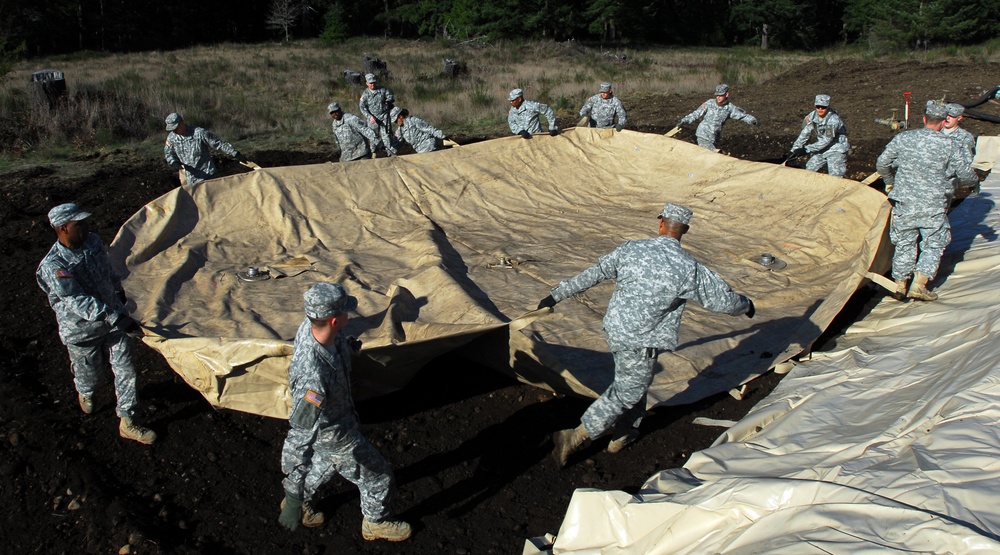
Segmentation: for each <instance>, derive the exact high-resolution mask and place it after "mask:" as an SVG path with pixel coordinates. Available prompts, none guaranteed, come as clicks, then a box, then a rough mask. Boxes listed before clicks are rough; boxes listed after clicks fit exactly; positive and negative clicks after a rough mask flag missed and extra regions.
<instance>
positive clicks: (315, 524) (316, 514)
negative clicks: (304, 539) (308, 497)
mask: <svg viewBox="0 0 1000 555" xmlns="http://www.w3.org/2000/svg"><path fill="white" fill-rule="evenodd" d="M279 508H280V509H281V510H285V500H284V499H282V500H281V505H280V507H279ZM325 522H326V515H325V514H323V511H317V510H316V509H315V508H314V507H313V504H312V501H303V502H302V526H305V527H306V528H319V527H320V526H322V525H323V523H325Z"/></svg>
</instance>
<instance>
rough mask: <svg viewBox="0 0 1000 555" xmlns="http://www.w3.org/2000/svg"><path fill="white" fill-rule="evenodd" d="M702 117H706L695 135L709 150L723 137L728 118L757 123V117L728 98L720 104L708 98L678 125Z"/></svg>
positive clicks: (702, 145)
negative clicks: (723, 129) (723, 126)
mask: <svg viewBox="0 0 1000 555" xmlns="http://www.w3.org/2000/svg"><path fill="white" fill-rule="evenodd" d="M702 117H704V118H705V119H703V120H702V121H701V123H699V124H698V129H697V130H696V131H695V136H696V137H697V138H698V146H700V147H702V148H707V149H709V150H715V149H716V145H717V144H718V143H719V140H720V139H721V138H722V124H724V123H726V120H729V119H735V120H740V121H743V122H745V123H748V124H750V125H757V118H755V117H753V116H751V115H750V114H748V113H746V112H745V111H744V110H743V108H740V107H739V106H737V105H735V104H733V103H732V102H729V101H728V100H727V101H726V103H725V104H723V105H722V106H719V105H718V104H717V103H716V102H715V99H714V98H710V99H708V100H706V101H705V102H703V103H702V104H701V106H698V108H697V109H695V111H693V112H691V113H690V114H688V115H686V116H684V117H683V118H681V120H680V122H678V125H685V124H688V123H692V122H694V121H697V120H698V119H700V118H702Z"/></svg>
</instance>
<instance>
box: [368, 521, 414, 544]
mask: <svg viewBox="0 0 1000 555" xmlns="http://www.w3.org/2000/svg"><path fill="white" fill-rule="evenodd" d="M411 535H413V529H412V528H411V527H410V525H409V523H406V522H403V521H402V520H391V519H386V520H383V521H382V522H372V521H370V520H368V517H365V518H364V520H362V521H361V537H362V538H364V539H366V540H386V541H391V542H401V541H403V540H405V539H408V538H409V537H410V536H411Z"/></svg>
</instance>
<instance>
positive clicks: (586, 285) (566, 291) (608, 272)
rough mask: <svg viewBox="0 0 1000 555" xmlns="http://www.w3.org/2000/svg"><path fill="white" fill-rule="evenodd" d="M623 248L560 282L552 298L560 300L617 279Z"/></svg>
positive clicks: (554, 289)
mask: <svg viewBox="0 0 1000 555" xmlns="http://www.w3.org/2000/svg"><path fill="white" fill-rule="evenodd" d="M625 244H628V242H627V241H626V242H625V243H624V244H623V245H622V246H624V245H625ZM621 249H622V247H618V248H617V249H615V250H613V251H611V252H610V253H608V254H606V255H604V256H602V257H601V258H600V260H598V262H597V264H594V265H593V266H591V267H590V268H587V269H586V270H584V271H582V272H580V273H579V274H577V275H575V276H573V277H571V278H569V279H567V280H564V281H561V282H559V285H557V286H556V287H555V288H553V289H552V293H551V294H552V298H553V299H555V300H556V302H560V301H562V300H565V299H568V298H569V297H572V296H573V295H576V294H577V293H583V292H584V291H586V290H587V289H590V288H591V287H593V286H595V285H597V284H598V283H601V282H602V281H604V280H607V279H615V278H616V277H617V276H618V264H617V262H618V256H619V254H620V251H621Z"/></svg>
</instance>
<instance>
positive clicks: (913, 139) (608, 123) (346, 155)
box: [36, 74, 978, 541]
mask: <svg viewBox="0 0 1000 555" xmlns="http://www.w3.org/2000/svg"><path fill="white" fill-rule="evenodd" d="M366 83H367V88H366V90H365V91H364V93H363V94H362V96H361V99H360V102H359V108H360V110H361V113H362V114H363V115H364V116H365V117H366V118H367V120H368V121H367V122H366V121H364V120H362V119H361V118H359V117H358V116H355V115H353V114H350V113H345V112H343V110H342V109H341V107H340V105H339V104H338V103H336V102H334V103H331V104H330V105H329V106H328V111H329V113H330V117H331V118H332V119H333V132H334V135H335V136H336V137H337V141H338V144H339V145H340V148H341V152H342V155H341V159H342V160H345V161H346V160H356V159H359V158H364V157H367V156H371V155H373V154H375V153H377V152H378V151H384V152H386V153H387V154H388V155H390V156H391V155H395V154H396V152H397V148H398V145H399V141H406V142H408V143H410V144H411V145H412V146H413V148H414V149H415V150H416V151H417V152H429V151H431V150H434V149H435V148H436V140H438V139H440V140H444V139H445V136H444V134H443V133H442V132H441V131H439V130H438V129H436V128H434V127H433V126H431V125H430V124H428V123H427V122H425V121H423V120H421V119H419V118H417V117H415V116H410V115H409V112H408V111H407V110H405V109H401V108H399V107H396V106H395V105H394V96H393V94H392V92H391V91H389V90H388V89H386V88H384V87H381V86H379V85H378V83H377V80H376V77H375V75H372V74H369V75H367V76H366ZM729 95H730V91H729V87H728V86H726V85H719V86H718V87H716V88H715V98H714V99H708V100H707V101H705V102H704V103H703V104H701V105H700V106H699V107H698V108H697V109H696V110H694V111H693V112H691V113H690V114H688V115H686V116H684V117H683V118H682V119H681V120H680V121H679V122H678V126H681V125H685V124H688V123H692V122H694V121H696V120H699V119H701V120H702V121H701V123H700V124H699V125H698V129H697V131H696V135H697V140H698V144H699V145H701V146H702V147H704V148H707V149H711V150H715V149H716V145H717V144H718V143H719V140H720V137H721V128H722V125H723V124H724V123H725V122H726V121H727V120H729V119H737V120H741V121H744V122H746V123H748V124H751V125H757V120H756V118H754V117H753V116H752V115H750V114H748V113H747V112H745V111H744V110H742V109H741V108H739V107H737V106H735V105H733V104H732V103H731V102H730V101H729ZM508 99H509V101H510V111H509V112H508V124H509V126H510V130H511V133H512V134H515V135H519V136H521V137H523V138H525V139H530V138H531V137H532V136H533V135H536V134H539V133H541V124H540V121H539V116H542V117H545V118H546V120H547V122H548V130H549V133H550V134H551V135H557V134H558V133H559V128H558V126H557V124H556V120H555V115H554V113H553V111H552V109H551V108H550V107H549V106H547V105H545V104H542V103H540V102H535V101H531V100H525V99H524V91H523V90H521V89H514V90H512V91H510V93H509V95H508ZM814 104H815V110H813V111H812V112H810V113H809V114H808V115H807V116H806V117H805V119H804V120H803V125H802V131H801V133H800V134H799V136H798V137H797V138H796V140H795V142H794V143H793V144H792V147H791V152H790V154H789V156H793V155H801V154H805V153H808V154H811V157H810V159H809V161H808V162H807V163H806V169H808V170H810V171H818V170H820V169H822V168H823V166H826V168H827V172H828V173H830V174H831V175H836V176H843V175H844V173H845V168H846V163H845V161H846V155H847V152H848V149H849V148H850V145H849V143H848V141H847V134H846V129H845V126H844V123H843V121H842V120H841V119H840V117H839V115H838V114H837V112H836V111H835V110H833V109H832V108H831V107H830V97H829V96H828V95H826V94H820V95H817V96H816V98H815V103H814ZM962 112H963V108H962V106H961V105H958V104H948V105H944V104H941V103H937V102H928V103H927V106H926V109H925V113H924V116H923V119H924V127H923V128H921V129H914V130H910V131H905V132H903V133H900V134H899V135H897V136H896V137H894V138H893V139H892V140H891V141H890V142H889V144H888V146H887V147H886V148H885V151H884V152H883V153H882V154H881V155H880V156H879V158H878V161H877V169H878V171H879V172H880V173H881V174H882V176H883V178H884V180H885V183H886V189H887V191H888V196H889V200H890V202H891V203H892V204H893V213H892V221H891V227H890V238H891V240H892V242H893V244H894V245H895V247H896V253H895V255H894V257H893V266H892V276H893V279H894V280H895V282H896V290H895V291H894V295H895V296H896V297H897V298H899V299H901V300H902V299H904V298H905V297H910V298H913V299H918V300H923V301H931V300H934V299H936V298H937V296H936V295H935V294H934V293H931V292H930V291H929V290H928V289H927V283H928V281H929V280H931V279H933V277H934V275H935V273H936V271H937V267H938V264H939V262H940V258H941V254H942V251H943V249H944V247H945V246H946V245H947V244H948V242H949V241H950V237H951V236H950V228H949V226H948V218H947V209H948V206H949V204H950V201H951V195H952V192H953V191H954V187H955V186H956V185H959V184H960V185H963V186H974V185H975V184H976V183H978V177H977V175H976V174H975V173H974V172H973V170H972V169H971V166H970V164H971V161H972V155H973V149H974V148H975V141H974V138H972V136H971V134H969V133H968V132H966V131H964V130H962V129H961V128H960V126H959V122H960V121H961V119H962ZM580 116H581V117H582V118H586V122H585V123H586V124H587V125H588V126H591V127H600V128H615V129H617V130H618V131H621V130H622V128H623V126H624V125H625V124H626V122H627V121H628V120H627V114H626V111H625V108H624V106H623V105H622V103H621V101H620V100H619V99H618V98H617V97H616V96H615V95H614V93H613V91H612V87H611V84H610V83H602V84H601V85H600V88H599V91H598V94H596V95H594V96H592V97H590V98H589V99H588V100H587V101H586V103H585V104H584V106H583V108H582V109H581V110H580ZM391 122H394V123H395V124H396V126H397V128H396V130H395V132H392V130H391V127H390V123H391ZM165 123H166V129H167V130H168V131H170V134H169V135H168V137H167V141H166V145H165V147H164V156H165V158H166V161H167V163H168V164H169V165H170V166H171V167H172V168H174V169H176V170H178V171H180V172H181V173H182V179H185V180H186V182H187V183H197V182H199V181H202V180H204V179H208V178H210V177H212V176H213V175H214V174H215V163H214V162H213V161H212V158H211V155H210V153H209V152H208V148H216V149H219V150H221V151H223V152H225V153H227V154H229V155H230V156H233V157H235V158H236V159H238V160H240V161H241V162H244V163H249V161H247V160H246V158H245V157H244V156H243V155H241V154H240V153H239V152H238V151H237V150H236V149H235V148H233V146H232V145H230V144H229V143H227V142H225V141H222V140H221V139H219V138H218V137H216V136H215V135H214V134H212V133H211V132H209V131H207V130H205V129H203V128H200V127H190V126H188V125H186V124H185V122H184V120H183V118H182V117H181V116H180V115H179V114H176V113H173V114H170V115H168V116H167V118H166V121H165ZM583 123H584V122H583V121H581V124H583ZM812 135H815V137H816V140H815V141H814V142H812V143H809V144H807V142H808V141H809V138H810V137H811V136H812ZM89 216H90V213H88V212H86V211H84V210H83V209H82V208H81V207H79V206H77V205H76V204H72V203H69V204H61V205H59V206H56V207H54V208H52V210H51V211H50V212H49V214H48V218H49V223H50V225H51V226H52V228H53V229H54V230H55V233H56V236H57V241H56V242H55V244H54V245H53V246H52V248H51V250H50V251H49V252H48V254H46V256H45V257H44V259H43V260H42V262H41V264H40V265H39V267H38V270H37V272H36V277H37V280H38V284H39V286H40V287H41V288H42V290H43V291H44V292H45V294H46V295H47V297H48V300H49V303H50V305H51V307H52V309H53V311H54V312H55V314H56V319H57V321H58V324H59V334H60V338H61V340H62V342H63V343H64V344H65V345H66V347H67V350H68V352H69V355H70V366H71V370H72V373H73V377H74V384H75V387H76V390H77V393H78V402H79V405H80V408H81V409H82V410H83V412H84V413H86V414H90V413H91V412H92V411H93V394H94V390H95V388H96V386H97V385H98V384H99V383H100V381H101V377H102V375H103V371H104V365H105V363H106V362H109V363H110V366H111V368H112V371H113V373H114V376H115V380H114V384H115V392H116V394H117V399H118V401H117V407H116V412H117V414H118V416H119V417H120V420H121V422H120V425H119V432H120V435H121V436H122V437H123V438H126V439H132V440H135V441H139V442H141V443H145V444H149V443H153V442H154V441H155V440H156V434H155V433H154V432H153V431H152V430H149V429H147V428H145V427H143V426H141V425H139V424H138V423H136V422H135V421H134V415H135V409H136V406H137V399H136V372H135V366H134V363H133V360H132V359H133V354H134V340H133V336H136V335H141V333H142V330H141V327H140V326H139V325H138V323H136V322H135V321H134V320H133V319H132V318H131V317H130V315H129V314H130V311H129V309H128V308H127V304H128V299H127V297H126V296H125V292H124V290H123V289H122V288H121V279H120V278H119V277H118V276H117V275H116V274H115V273H114V271H113V270H112V268H111V265H110V263H109V260H108V257H107V254H106V249H105V247H104V244H103V243H102V242H101V240H100V238H99V237H98V236H97V235H96V234H94V233H90V231H89V228H88V226H87V218H88V217H89ZM693 217H694V214H693V213H692V211H691V210H690V209H688V208H686V207H684V206H680V205H677V204H674V203H670V202H668V203H666V204H665V205H664V206H663V209H662V211H661V212H660V213H659V214H658V215H657V218H658V224H657V226H658V229H657V234H656V236H654V237H652V238H649V239H641V240H632V241H626V242H624V243H623V244H622V245H620V246H619V247H618V248H617V249H615V250H614V251H612V252H610V253H608V254H606V255H604V256H602V257H601V258H600V259H599V260H598V261H597V263H596V264H595V265H594V266H592V267H590V268H587V269H585V270H583V271H582V272H580V273H579V274H578V275H576V276H574V277H572V278H569V279H566V280H564V281H562V282H560V283H559V284H558V285H557V286H556V287H554V288H553V289H552V290H551V292H550V294H549V295H548V296H546V297H545V298H544V299H542V300H541V301H540V302H539V303H538V306H537V309H536V310H552V309H554V308H555V306H556V304H557V303H559V302H561V301H563V300H565V299H567V298H569V297H571V296H573V295H576V294H578V293H581V292H583V291H585V290H587V289H588V288H590V287H592V286H594V285H596V284H598V283H600V282H602V281H605V280H609V279H611V280H615V282H616V285H615V290H614V292H613V293H612V296H611V300H610V302H609V305H608V309H607V312H606V314H605V316H604V320H603V329H604V331H605V335H606V339H607V343H608V347H609V349H610V350H611V352H612V354H613V358H614V361H615V375H614V379H613V381H612V383H611V385H610V386H609V387H608V388H607V390H605V391H604V392H603V393H602V394H601V396H600V397H599V398H598V399H597V400H596V401H594V402H593V404H591V405H590V407H589V408H588V409H587V410H586V412H584V414H583V415H582V417H581V419H580V424H579V425H578V426H577V427H575V428H571V429H567V430H562V431H558V432H556V433H555V434H553V447H554V448H553V457H554V459H555V461H556V462H557V464H558V465H559V466H560V467H562V466H564V465H565V464H566V462H567V460H568V457H569V456H570V455H571V454H572V453H573V452H575V451H577V450H579V449H580V448H581V446H583V445H584V444H585V443H586V442H587V441H588V440H591V439H596V438H599V437H602V436H610V437H609V442H608V444H607V450H608V451H609V452H612V453H616V452H618V451H621V450H622V449H623V448H624V447H625V446H627V445H628V444H630V443H632V442H633V441H635V439H636V438H637V437H638V435H639V429H638V425H639V422H640V420H641V418H642V415H643V413H644V412H645V406H646V394H647V392H648V389H649V386H650V384H651V382H652V379H653V373H654V367H655V362H656V360H657V357H658V356H659V354H660V353H661V352H664V351H670V350H672V349H674V348H676V346H677V334H678V329H679V327H680V323H681V317H682V315H683V313H684V310H685V306H686V304H687V301H689V300H694V301H696V302H697V303H699V304H700V305H702V306H703V307H705V308H706V309H708V310H711V311H714V312H720V313H725V314H729V315H733V316H735V315H741V314H744V315H746V316H748V317H750V318H752V317H753V316H754V314H755V312H756V309H755V306H754V303H753V301H752V300H751V299H750V298H749V297H747V296H745V295H741V294H738V293H735V292H733V290H732V289H731V288H730V286H729V285H728V284H727V283H726V282H725V281H724V280H723V279H722V278H721V277H720V276H719V275H718V274H717V273H716V272H714V271H713V270H711V269H710V268H708V267H707V266H705V265H703V264H702V263H700V262H698V261H697V260H696V259H695V258H694V257H693V256H692V255H690V254H689V253H688V252H687V251H686V250H685V249H684V248H683V247H682V246H681V238H682V237H683V235H684V234H685V233H686V232H687V231H688V229H689V226H690V224H691V220H692V218H693ZM910 279H912V280H913V281H912V284H910V283H909V280H910ZM356 307H357V299H356V298H354V297H352V296H350V295H349V294H347V292H346V291H345V290H344V288H343V287H342V286H341V285H340V284H335V283H326V282H320V283H316V284H314V285H313V286H312V287H310V288H309V289H308V290H307V291H306V292H305V294H304V299H303V311H304V313H305V316H304V319H303V321H302V323H301V325H300V326H299V329H298V332H297V333H296V336H295V341H294V352H293V356H292V360H291V363H290V367H289V390H290V392H291V396H292V407H291V413H290V417H289V426H290V429H289V432H288V435H287V437H286V439H285V442H284V445H283V447H282V453H281V468H282V471H283V472H284V474H285V479H284V481H283V489H284V494H285V495H284V499H283V501H282V502H281V507H280V509H281V512H280V516H279V519H278V520H279V522H280V523H281V525H282V526H284V527H286V528H288V529H290V530H294V529H296V528H297V527H298V526H299V525H300V524H301V525H304V526H307V527H315V526H320V525H322V524H323V522H324V520H325V518H324V515H323V513H322V512H320V511H318V510H317V509H316V507H315V500H314V494H315V493H316V491H317V489H318V488H319V487H320V486H321V485H322V484H323V483H325V482H327V481H328V480H329V479H330V478H331V477H332V476H333V475H334V474H339V475H341V476H343V477H344V478H345V479H347V480H349V481H351V482H352V483H354V484H356V485H357V486H358V488H359V490H360V493H361V495H360V497H361V510H362V513H363V515H364V518H363V521H362V536H363V537H364V538H365V539H368V540H374V539H386V540H389V541H402V540H405V539H407V538H408V537H410V535H411V533H412V530H411V527H410V525H409V524H408V523H406V522H404V521H401V520H398V519H396V518H394V517H393V516H392V515H393V513H392V510H391V505H392V500H393V498H394V492H395V480H394V478H393V473H392V469H391V466H390V465H389V463H388V461H387V460H386V459H385V457H384V456H383V455H382V454H381V453H379V451H378V450H377V449H376V448H375V447H374V446H373V445H372V444H371V443H370V442H369V441H368V439H367V438H365V436H364V434H362V433H361V431H360V423H359V420H358V416H357V413H356V412H355V409H354V402H353V399H352V394H351V388H350V377H349V375H350V371H351V357H352V356H353V355H356V354H357V353H358V352H359V351H360V348H361V343H360V341H358V340H357V339H355V338H354V337H351V336H347V335H345V333H344V329H345V327H346V325H347V322H348V320H349V313H350V312H352V311H354V310H355V309H356Z"/></svg>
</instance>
